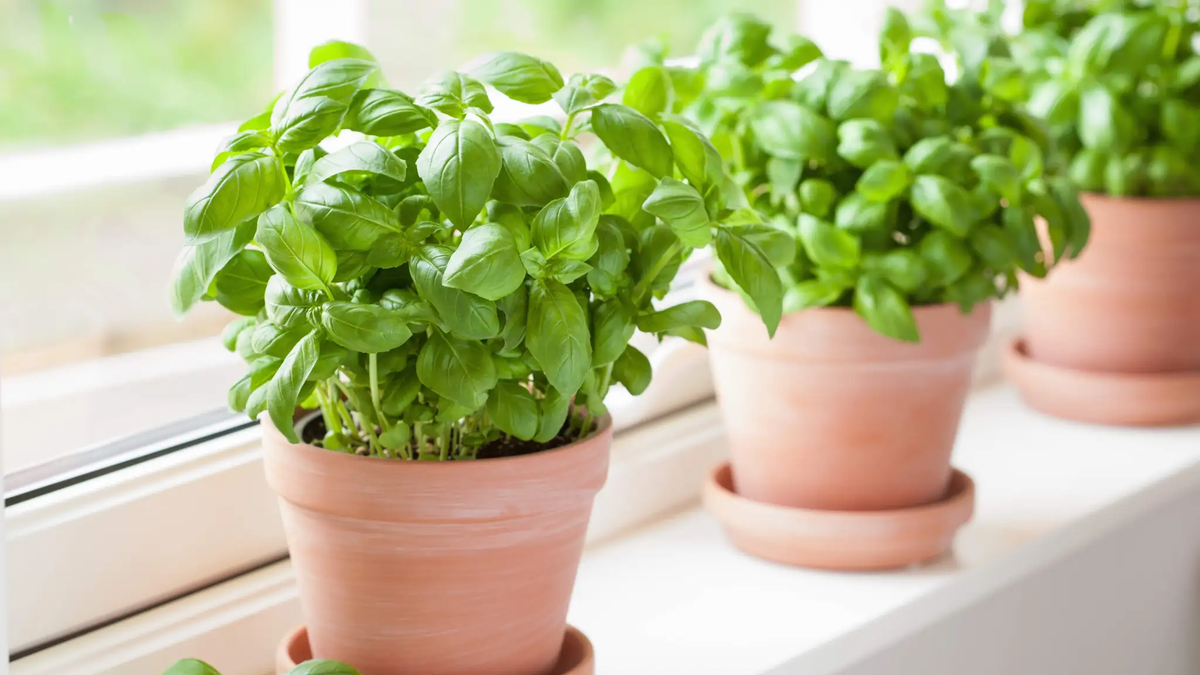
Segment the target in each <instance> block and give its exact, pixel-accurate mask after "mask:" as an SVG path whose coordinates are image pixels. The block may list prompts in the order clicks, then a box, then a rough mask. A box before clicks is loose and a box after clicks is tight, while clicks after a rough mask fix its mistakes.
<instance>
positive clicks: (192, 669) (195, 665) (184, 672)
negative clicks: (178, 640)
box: [163, 659, 221, 675]
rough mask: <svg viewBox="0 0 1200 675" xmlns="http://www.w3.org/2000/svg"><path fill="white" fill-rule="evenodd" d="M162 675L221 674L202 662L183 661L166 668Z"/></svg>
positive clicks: (194, 660) (193, 660)
mask: <svg viewBox="0 0 1200 675" xmlns="http://www.w3.org/2000/svg"><path fill="white" fill-rule="evenodd" d="M163 675H221V673H219V672H218V671H217V669H216V668H213V667H212V666H210V665H208V664H207V663H205V662H203V661H199V660H197V659H184V660H182V661H177V662H176V663H175V665H173V666H171V667H170V668H167V671H166V672H165V673H163Z"/></svg>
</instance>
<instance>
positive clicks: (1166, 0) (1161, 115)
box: [919, 0, 1200, 197]
mask: <svg viewBox="0 0 1200 675" xmlns="http://www.w3.org/2000/svg"><path fill="white" fill-rule="evenodd" d="M1000 4H1001V3H997V2H993V3H992V7H990V8H989V9H988V10H987V11H984V12H972V11H969V10H962V9H953V8H947V7H946V6H945V4H944V2H943V1H941V0H939V1H937V2H933V3H931V5H930V7H928V8H927V11H926V12H925V13H924V14H923V17H924V19H925V26H923V27H922V26H919V28H920V30H921V31H922V32H926V33H929V34H931V35H933V36H936V37H938V38H939V39H941V40H942V42H943V43H944V44H945V45H946V46H948V47H949V48H950V49H951V50H952V51H953V52H954V53H955V54H956V56H958V58H959V60H960V62H961V63H962V64H963V65H964V67H965V68H966V69H967V70H968V71H971V70H985V75H987V74H989V73H988V72H987V71H990V77H987V76H985V77H984V78H983V85H984V88H985V89H986V90H987V91H989V92H991V93H993V94H995V95H997V96H1003V97H1005V98H1008V99H1010V100H1014V101H1020V102H1022V103H1023V104H1025V105H1026V106H1027V107H1028V110H1029V112H1030V113H1032V114H1034V115H1036V116H1038V117H1040V118H1042V119H1044V120H1045V121H1046V123H1047V124H1048V126H1049V137H1050V147H1051V153H1050V156H1049V162H1050V163H1051V164H1052V165H1055V166H1056V167H1061V168H1062V169H1063V170H1065V171H1067V172H1068V175H1069V176H1070V178H1071V180H1072V181H1073V182H1074V183H1075V185H1076V187H1078V188H1079V189H1080V190H1086V191H1090V192H1102V193H1106V194H1110V195H1116V196H1150V197H1183V196H1195V195H1200V165H1198V164H1197V163H1196V161H1195V160H1196V157H1197V156H1200V5H1198V4H1197V3H1196V2H1195V1H1194V0H1104V1H1097V0H1028V1H1027V2H1026V3H1025V8H1024V13H1023V15H1022V28H1021V31H1020V32H1019V33H1017V34H1015V35H1012V36H1009V35H1007V34H1005V32H1004V30H1003V28H1002V27H1001V22H1000V16H1001V13H1002V9H1001V7H1000V6H999V5H1000Z"/></svg>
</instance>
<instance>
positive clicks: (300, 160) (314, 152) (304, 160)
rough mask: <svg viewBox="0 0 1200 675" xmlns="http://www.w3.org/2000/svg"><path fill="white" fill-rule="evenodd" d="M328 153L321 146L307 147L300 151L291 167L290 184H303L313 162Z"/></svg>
mask: <svg viewBox="0 0 1200 675" xmlns="http://www.w3.org/2000/svg"><path fill="white" fill-rule="evenodd" d="M328 154H329V153H328V152H326V151H325V149H324V148H322V147H321V146H317V147H315V148H309V149H307V150H305V151H304V152H302V153H300V156H299V157H297V158H296V166H295V167H293V168H292V185H304V181H306V180H308V174H309V172H311V171H312V167H313V164H316V163H317V160H318V159H321V158H322V157H324V156H325V155H328Z"/></svg>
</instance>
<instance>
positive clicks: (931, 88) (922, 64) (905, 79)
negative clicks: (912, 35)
mask: <svg viewBox="0 0 1200 675" xmlns="http://www.w3.org/2000/svg"><path fill="white" fill-rule="evenodd" d="M901 64H902V65H901V72H902V73H903V75H902V76H901V77H900V78H899V88H900V93H901V94H903V95H904V96H905V97H906V99H907V100H908V101H911V102H912V103H913V105H914V106H915V107H917V108H918V109H919V110H930V111H933V110H938V109H940V108H941V107H942V106H944V105H946V103H947V101H949V99H950V91H949V88H948V87H947V86H946V73H945V71H944V70H942V64H941V63H939V62H938V59H937V57H936V56H934V55H933V54H905V55H904V56H903V58H902V59H901Z"/></svg>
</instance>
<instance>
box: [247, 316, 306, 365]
mask: <svg viewBox="0 0 1200 675" xmlns="http://www.w3.org/2000/svg"><path fill="white" fill-rule="evenodd" d="M311 330H312V326H310V325H309V324H307V323H302V324H300V325H297V326H293V327H291V328H281V327H279V326H276V325H275V324H273V323H270V322H264V323H260V324H258V326H257V327H256V328H255V329H254V331H253V332H252V335H251V338H250V340H251V348H252V350H253V352H254V353H255V354H256V355H264V354H265V355H266V356H274V357H276V358H279V359H282V358H284V357H285V356H287V355H288V352H290V351H292V348H293V347H295V346H296V343H297V342H299V341H300V338H302V337H304V336H305V335H307V334H308V333H309V331H311Z"/></svg>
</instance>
